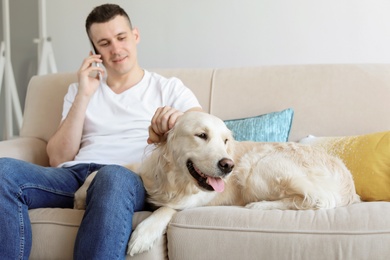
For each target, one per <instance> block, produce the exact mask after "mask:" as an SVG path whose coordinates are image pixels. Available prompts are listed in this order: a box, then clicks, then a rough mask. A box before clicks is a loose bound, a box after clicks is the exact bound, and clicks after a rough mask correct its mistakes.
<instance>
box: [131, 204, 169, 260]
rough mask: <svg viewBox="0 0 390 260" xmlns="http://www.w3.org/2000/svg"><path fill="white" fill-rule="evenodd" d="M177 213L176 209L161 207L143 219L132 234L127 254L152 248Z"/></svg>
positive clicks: (134, 253)
mask: <svg viewBox="0 0 390 260" xmlns="http://www.w3.org/2000/svg"><path fill="white" fill-rule="evenodd" d="M175 213H176V210H175V209H172V208H169V207H161V208H159V209H157V210H156V211H154V212H153V213H152V215H150V216H149V217H148V218H146V219H145V220H144V221H142V222H141V223H140V224H139V225H138V226H137V227H136V229H135V230H134V231H133V233H132V235H131V238H130V241H129V245H128V250H127V254H129V255H131V256H134V255H136V254H139V253H142V252H146V251H148V250H150V249H151V248H152V246H153V244H154V243H155V242H156V240H157V239H158V238H159V237H160V236H161V235H163V234H164V233H165V232H166V230H167V226H168V224H169V222H170V221H171V219H172V217H173V215H174V214H175Z"/></svg>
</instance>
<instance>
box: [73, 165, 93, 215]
mask: <svg viewBox="0 0 390 260" xmlns="http://www.w3.org/2000/svg"><path fill="white" fill-rule="evenodd" d="M96 173H97V171H96V172H93V173H91V174H90V175H89V176H88V177H87V179H86V180H85V182H84V184H83V185H82V186H81V187H80V188H79V189H78V190H77V191H76V193H75V194H74V204H73V208H74V209H85V207H86V201H87V190H88V188H89V185H91V182H92V180H93V178H95V175H96Z"/></svg>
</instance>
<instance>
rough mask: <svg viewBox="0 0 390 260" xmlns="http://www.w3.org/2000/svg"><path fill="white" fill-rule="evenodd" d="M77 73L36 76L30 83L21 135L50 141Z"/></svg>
mask: <svg viewBox="0 0 390 260" xmlns="http://www.w3.org/2000/svg"><path fill="white" fill-rule="evenodd" d="M75 81H77V76H76V74H75V73H56V74H48V75H42V76H34V77H32V78H31V80H30V83H29V84H28V88H27V93H26V102H25V105H24V115H23V124H22V128H21V130H20V136H23V137H30V136H31V137H37V138H39V139H42V140H44V141H48V140H49V138H50V137H51V136H52V135H53V134H54V132H55V131H56V130H57V127H58V126H59V123H60V121H61V114H62V105H63V102H64V96H65V94H66V92H67V91H68V87H69V85H70V84H71V83H72V82H75Z"/></svg>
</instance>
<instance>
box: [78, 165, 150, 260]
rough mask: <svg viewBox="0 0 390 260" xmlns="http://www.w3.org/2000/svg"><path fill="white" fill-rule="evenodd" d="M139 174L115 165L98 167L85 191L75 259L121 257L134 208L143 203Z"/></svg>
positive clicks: (138, 208) (128, 236)
mask: <svg viewBox="0 0 390 260" xmlns="http://www.w3.org/2000/svg"><path fill="white" fill-rule="evenodd" d="M144 200H145V189H144V186H143V183H142V180H141V178H140V177H139V176H138V175H137V174H135V173H133V172H132V171H130V170H128V169H126V168H124V167H122V166H116V165H108V166H104V167H103V168H101V169H100V170H99V171H98V173H97V174H96V177H95V179H94V180H93V181H92V183H91V185H90V187H89V189H88V191H87V206H86V211H85V214H84V218H83V221H82V222H81V225H80V229H79V231H78V234H77V238H76V245H75V252H74V258H75V259H124V258H125V256H126V249H127V243H128V241H129V238H130V235H131V231H132V220H133V215H134V212H136V211H140V210H142V209H143V207H144Z"/></svg>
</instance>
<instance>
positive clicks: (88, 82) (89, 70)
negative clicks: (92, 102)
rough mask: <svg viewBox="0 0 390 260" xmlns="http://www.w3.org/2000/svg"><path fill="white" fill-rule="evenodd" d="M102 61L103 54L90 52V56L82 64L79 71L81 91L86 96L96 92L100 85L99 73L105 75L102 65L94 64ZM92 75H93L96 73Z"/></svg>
mask: <svg viewBox="0 0 390 260" xmlns="http://www.w3.org/2000/svg"><path fill="white" fill-rule="evenodd" d="M94 62H96V63H101V62H102V60H101V55H100V54H97V55H93V54H92V52H90V56H88V57H87V58H85V59H84V61H83V63H82V64H81V67H80V69H79V70H78V72H77V76H78V79H79V93H80V94H84V95H86V96H91V95H92V94H93V93H95V91H96V89H97V88H98V87H99V76H98V73H100V74H101V75H103V73H104V70H103V68H101V67H97V66H93V63H94ZM94 74H95V77H92V76H91V75H94Z"/></svg>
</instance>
